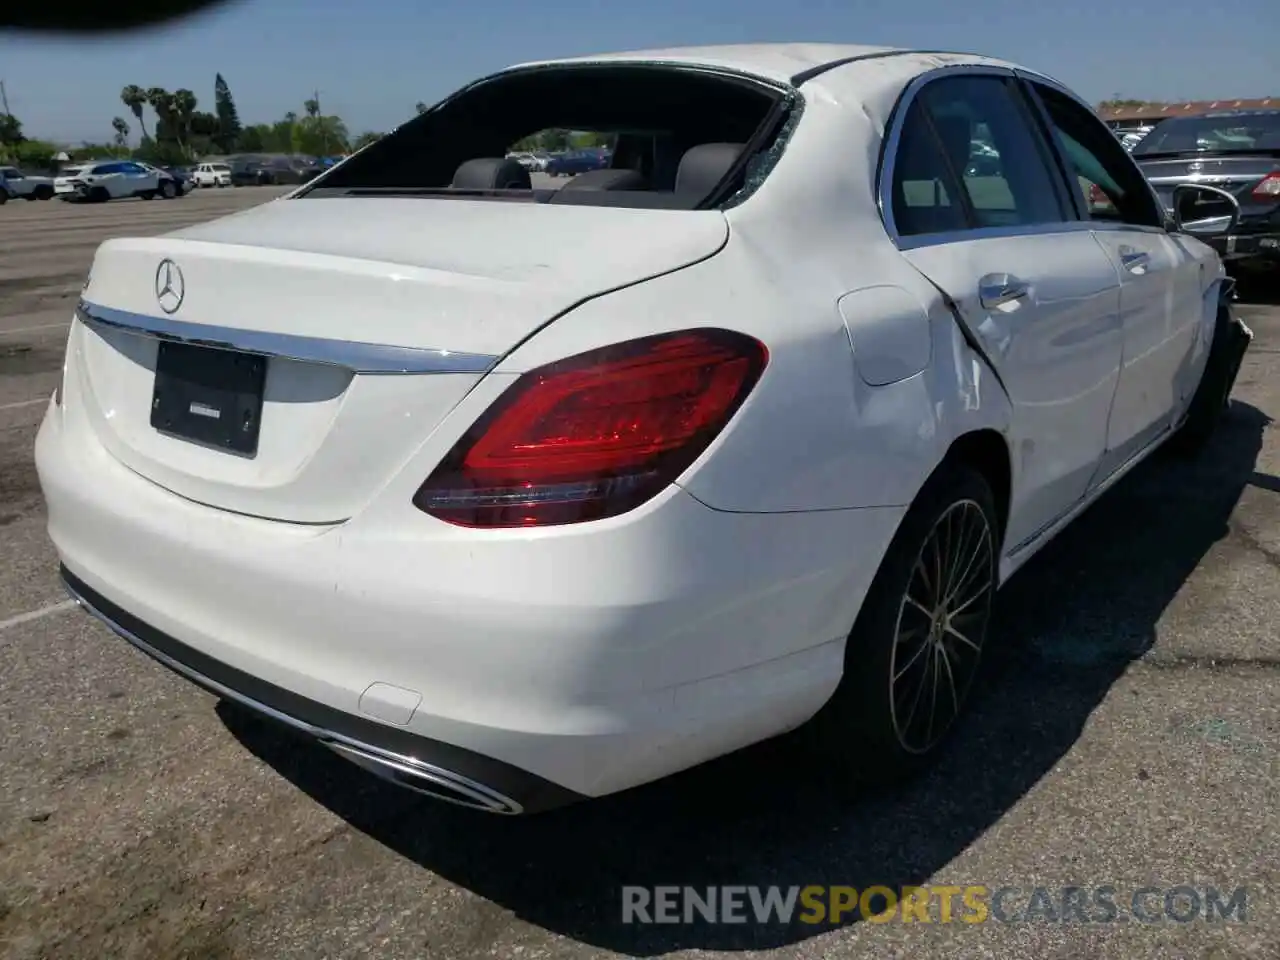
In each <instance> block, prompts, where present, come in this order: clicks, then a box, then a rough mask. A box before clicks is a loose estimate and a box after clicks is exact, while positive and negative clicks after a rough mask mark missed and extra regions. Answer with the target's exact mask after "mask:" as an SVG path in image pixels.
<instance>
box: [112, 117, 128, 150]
mask: <svg viewBox="0 0 1280 960" xmlns="http://www.w3.org/2000/svg"><path fill="white" fill-rule="evenodd" d="M111 126H112V129H114V130H115V132H116V146H117V147H127V146H128V145H129V124H127V123H125V121H124V117H115V118H114V119H112V121H111Z"/></svg>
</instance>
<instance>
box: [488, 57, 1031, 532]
mask: <svg viewBox="0 0 1280 960" xmlns="http://www.w3.org/2000/svg"><path fill="white" fill-rule="evenodd" d="M803 94H804V97H805V119H804V121H803V122H801V123H800V124H799V125H798V127H797V129H796V130H795V132H794V134H793V136H792V141H791V144H790V146H789V148H788V149H787V151H786V152H785V153H784V154H783V155H782V156H781V158H779V160H778V163H777V166H776V168H775V169H774V170H773V172H772V174H771V175H770V176H769V178H768V179H767V180H766V181H765V182H764V183H763V184H761V185H760V186H759V189H758V190H757V191H756V192H755V193H754V194H753V195H752V196H751V197H750V198H749V199H748V200H747V201H746V202H744V203H742V204H741V205H739V206H735V207H732V208H731V209H729V210H727V211H726V213H725V216H726V217H727V219H728V224H729V240H728V242H727V244H726V245H725V248H724V249H723V250H722V251H720V252H719V253H718V254H717V255H715V256H714V257H710V258H707V259H705V260H703V261H701V262H700V263H697V264H694V265H691V266H689V267H686V268H684V269H681V270H677V271H674V272H671V273H668V274H666V275H665V276H662V277H657V278H655V279H652V280H649V281H646V282H645V283H641V284H637V285H634V286H630V287H627V288H625V289H623V290H618V291H615V292H613V293H610V294H608V295H607V296H603V297H600V298H597V299H595V300H591V301H589V302H587V303H584V304H582V305H580V306H579V307H577V308H575V309H574V310H572V311H570V312H569V313H567V314H565V315H564V316H562V317H560V318H559V319H558V320H557V321H556V323H555V325H554V337H551V338H547V339H543V338H542V337H538V336H535V337H533V338H532V339H531V340H530V341H528V342H527V343H526V344H524V345H523V346H522V347H521V348H519V349H518V350H516V351H515V352H514V353H513V354H512V355H510V356H509V357H508V358H507V359H506V360H505V361H504V362H503V364H501V365H500V366H499V367H498V372H501V371H503V370H505V369H511V370H513V371H517V370H528V369H530V368H532V367H535V366H538V365H539V364H542V363H547V362H551V361H553V360H556V359H559V358H560V357H562V356H565V355H566V354H572V353H577V352H581V351H586V350H590V349H594V348H597V347H602V346H605V345H607V344H609V343H615V342H617V341H619V340H624V339H627V338H628V337H631V336H641V335H644V334H649V333H655V332H659V331H661V330H678V329H682V328H689V327H698V326H718V327H727V328H730V329H734V330H740V331H742V332H744V333H748V334H751V335H753V336H757V337H759V338H760V339H761V340H762V341H764V342H765V343H766V345H767V346H768V349H769V353H770V357H769V365H768V368H767V369H766V372H765V375H764V377H763V378H762V380H761V382H760V384H759V386H758V387H757V388H756V389H755V391H754V392H753V393H752V394H751V396H750V398H749V399H748V401H747V403H746V406H745V407H744V409H743V412H742V414H741V415H739V416H738V417H736V418H735V419H734V421H733V422H732V423H731V424H730V426H729V427H728V428H727V429H726V430H725V431H724V432H723V433H722V434H721V435H720V436H719V437H718V438H717V439H716V441H715V442H714V443H713V444H712V445H711V447H710V448H709V449H708V450H707V452H706V453H705V454H704V455H703V456H702V458H701V459H700V460H699V461H698V462H697V463H695V464H694V465H693V466H692V467H691V468H690V469H689V470H688V471H686V473H685V474H684V476H683V477H682V478H681V479H680V485H681V486H683V487H684V488H685V489H686V490H687V491H688V492H690V493H691V494H693V495H694V496H695V497H697V498H698V499H700V500H702V501H703V502H704V503H706V504H707V505H709V506H711V507H714V508H716V509H720V510H727V511H735V512H764V513H767V512H789V511H805V510H839V509H851V508H867V507H882V506H895V507H896V506H902V505H905V504H908V503H910V502H911V500H912V499H913V498H914V496H915V493H916V491H917V490H919V488H920V486H921V485H922V484H923V483H924V481H925V479H926V478H927V477H928V476H929V474H930V473H931V472H932V471H933V470H934V469H935V468H936V466H937V464H938V463H939V462H940V461H941V459H942V457H943V456H944V455H945V454H946V451H947V449H948V448H949V447H950V445H951V444H952V443H953V442H954V440H955V439H956V437H958V436H960V435H961V434H963V433H967V432H970V431H973V430H979V429H993V430H996V431H999V432H1001V433H1002V434H1004V433H1007V429H1008V422H1009V408H1008V400H1007V398H1006V397H1005V395H1004V393H1003V391H1002V389H1001V387H1000V385H999V383H998V381H997V380H996V379H995V378H994V377H993V376H992V375H991V373H990V371H989V370H988V369H987V368H986V367H985V366H984V363H983V361H982V360H981V359H980V358H979V357H978V356H977V355H976V354H975V353H974V352H973V351H972V350H971V349H970V348H969V346H968V345H967V344H966V342H965V341H964V338H963V337H962V336H961V334H960V331H959V328H958V327H957V326H956V324H955V320H954V318H953V317H952V315H951V314H950V312H949V311H948V309H947V308H946V306H945V305H944V303H943V302H942V299H941V297H940V295H939V294H938V292H937V290H935V289H934V288H933V287H932V286H931V285H930V284H929V283H928V282H927V281H926V280H925V279H924V278H923V277H922V276H921V275H920V274H919V272H917V271H916V270H915V268H913V267H912V266H911V264H910V263H909V262H907V261H906V260H905V259H904V258H903V256H902V255H901V253H899V252H898V250H897V249H896V248H895V247H894V246H893V244H892V243H891V242H890V241H889V240H888V238H887V237H886V235H885V233H884V230H883V228H882V227H881V225H880V223H879V219H878V215H877V213H876V207H875V201H874V197H873V196H872V192H871V191H870V190H869V189H868V184H869V183H873V182H874V179H875V168H876V164H877V162H878V150H877V149H876V148H875V147H874V144H875V143H876V142H877V141H878V138H879V132H878V131H876V130H875V129H874V128H872V126H871V125H872V121H871V119H870V118H869V117H868V115H867V114H865V113H864V112H863V111H861V110H850V109H849V108H848V104H847V103H845V102H844V100H843V99H842V98H841V97H840V96H837V95H836V94H835V93H834V92H833V91H832V90H830V89H828V88H827V87H825V86H821V85H819V84H818V83H817V82H816V81H815V82H814V84H813V85H812V86H810V85H805V87H804V89H803ZM866 141H869V142H871V143H872V145H873V146H872V147H871V148H870V149H865V150H851V149H850V147H851V146H852V145H856V144H859V143H860V142H866ZM831 157H838V158H839V161H840V162H839V163H831V162H829V158H831ZM815 158H821V160H819V161H815ZM815 187H817V188H816V189H815ZM886 290H887V291H889V292H885V291H886ZM710 291H714V295H710V293H709V292H710ZM877 291H879V292H877ZM849 295H853V299H851V300H850V299H848V297H849ZM859 298H861V299H859ZM842 300H843V301H844V303H845V304H846V306H849V307H850V308H852V307H853V306H855V305H857V304H859V303H861V304H865V305H867V306H868V307H870V306H872V305H874V304H876V303H877V302H878V303H879V304H880V305H882V306H883V304H884V303H885V302H886V301H891V302H892V303H893V304H894V305H895V309H896V310H897V311H898V313H899V315H902V314H911V313H913V312H914V316H908V317H907V318H906V322H907V323H909V324H913V326H912V329H911V332H910V333H908V334H905V335H903V336H901V337H899V336H896V335H894V334H892V333H891V332H890V331H888V329H887V327H881V326H879V321H878V320H875V319H873V318H871V317H870V315H869V314H868V316H867V317H866V318H865V320H866V323H867V324H868V326H866V327H862V326H860V324H855V325H854V327H855V329H854V331H853V342H854V343H855V344H857V343H858V342H859V335H860V334H862V337H863V339H864V340H865V344H866V345H865V347H864V349H866V350H867V351H868V352H867V354H866V356H867V359H868V361H869V362H868V363H867V368H868V369H867V376H865V377H864V376H863V375H861V374H860V373H859V372H858V367H857V366H856V363H855V355H856V353H855V349H856V348H851V346H850V332H849V329H848V328H846V325H845V318H844V316H842V312H841V303H842ZM673 305H678V309H674V308H673ZM911 305H914V306H911ZM780 321H781V322H780ZM873 347H874V348H875V349H876V350H878V351H879V354H878V355H879V359H878V360H874V361H872V360H871V357H872V356H873V352H872V348H873ZM894 357H896V358H897V361H898V363H897V366H896V368H895V372H894V373H893V375H889V373H890V368H891V367H893V363H892V359H893V358H894ZM929 357H933V358H934V362H933V363H929V362H928V358H929ZM921 358H923V360H922V359H921ZM909 368H915V369H909ZM868 381H871V382H868ZM748 412H749V415H747V414H748ZM762 452H764V453H765V455H762Z"/></svg>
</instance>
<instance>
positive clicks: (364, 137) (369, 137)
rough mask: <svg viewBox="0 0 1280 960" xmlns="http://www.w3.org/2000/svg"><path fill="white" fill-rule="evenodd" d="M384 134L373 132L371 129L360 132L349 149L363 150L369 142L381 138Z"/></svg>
mask: <svg viewBox="0 0 1280 960" xmlns="http://www.w3.org/2000/svg"><path fill="white" fill-rule="evenodd" d="M385 136H386V134H385V133H373V132H372V131H369V132H366V133H362V134H360V136H358V137H356V139H355V141H354V142H353V143H352V144H351V149H352V151H355V150H363V149H364V148H365V147H367V146H368V145H369V144H371V143H373V142H375V141H377V140H381V139H382V138H383V137H385Z"/></svg>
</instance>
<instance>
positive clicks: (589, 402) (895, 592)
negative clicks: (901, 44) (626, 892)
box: [36, 44, 1250, 814]
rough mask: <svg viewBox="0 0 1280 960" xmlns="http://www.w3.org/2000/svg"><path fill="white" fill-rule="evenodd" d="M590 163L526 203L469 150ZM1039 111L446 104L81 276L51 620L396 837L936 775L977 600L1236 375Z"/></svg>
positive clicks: (1052, 89) (610, 77)
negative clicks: (181, 678)
mask: <svg viewBox="0 0 1280 960" xmlns="http://www.w3.org/2000/svg"><path fill="white" fill-rule="evenodd" d="M556 130H560V131H563V130H574V131H590V132H593V133H597V134H603V135H606V136H607V137H608V138H609V142H611V143H612V155H611V165H610V167H609V168H607V169H601V170H592V171H589V172H586V173H582V174H580V175H579V176H577V177H574V178H573V179H571V180H570V181H568V182H567V183H565V184H564V185H563V186H562V187H561V188H560V189H558V190H551V189H535V188H534V187H533V186H532V184H531V181H530V177H529V173H528V171H527V170H525V169H524V168H523V167H522V166H521V165H520V163H519V162H517V161H515V160H508V159H506V155H507V152H508V151H509V150H510V148H511V147H512V145H513V144H516V143H517V142H519V141H521V140H523V139H524V138H526V137H529V136H532V135H535V134H538V133H540V132H542V131H556ZM1180 189H1181V191H1182V192H1181V193H1180V194H1179V198H1178V202H1177V203H1176V204H1175V206H1176V207H1177V208H1178V209H1177V210H1176V211H1174V212H1173V213H1171V214H1166V212H1165V210H1164V208H1163V207H1162V205H1161V204H1160V203H1159V201H1158V199H1157V197H1156V194H1155V192H1154V191H1153V189H1152V188H1151V187H1150V186H1149V185H1148V184H1147V182H1146V181H1145V180H1144V178H1143V176H1142V174H1141V173H1140V172H1139V170H1138V168H1137V166H1135V164H1134V162H1133V160H1132V159H1130V157H1129V155H1128V154H1127V153H1126V152H1125V150H1124V148H1123V147H1122V146H1121V145H1120V143H1119V142H1118V141H1117V140H1116V138H1115V137H1114V136H1113V135H1112V134H1111V132H1110V131H1109V130H1108V129H1107V127H1106V125H1105V124H1104V123H1103V122H1102V121H1101V120H1100V119H1099V118H1098V117H1097V116H1095V115H1094V113H1093V112H1092V111H1091V110H1090V108H1089V107H1088V106H1087V105H1086V104H1085V103H1084V102H1082V101H1081V100H1080V99H1078V98H1077V97H1076V96H1074V95H1073V94H1072V93H1071V92H1070V91H1068V90H1067V89H1066V88H1064V87H1063V86H1062V85H1061V84H1059V83H1058V82H1056V81H1054V80H1052V79H1050V78H1048V77H1046V76H1043V75H1041V74H1038V73H1035V72H1033V71H1030V70H1025V69H1022V68H1021V67H1018V66H1015V65H1013V64H1010V63H1005V62H1001V61H997V60H993V59H987V58H983V57H979V56H971V55H959V54H946V53H936V52H921V51H911V50H890V49H879V48H869V47H846V46H831V45H821V44H819V45H804V44H800V45H759V46H741V47H732V46H730V47H715V48H691V49H677V50H662V51H646V52H639V53H627V54H611V55H606V56H599V57H590V58H582V59H575V60H565V61H556V62H543V63H534V64H526V65H522V66H518V67H514V68H511V69H508V70H505V71H502V72H500V73H498V74H496V75H493V76H488V77H485V78H483V79H481V80H479V81H477V82H475V83H473V84H471V85H469V86H467V87H465V88H463V89H462V90H460V91H459V92H457V93H456V94H454V95H452V96H450V97H448V98H446V99H445V100H443V101H442V102H440V103H439V104H437V105H436V106H435V107H433V108H432V109H430V110H429V111H427V112H426V113H424V114H422V115H420V116H417V117H415V118H414V119H412V120H410V121H408V122H406V123H405V124H404V125H403V126H401V127H399V128H398V129H396V130H395V131H393V132H392V133H391V134H389V135H388V136H386V137H384V138H383V139H380V140H378V141H377V142H376V143H374V144H372V145H370V146H368V147H366V148H365V149H363V150H361V151H359V152H358V153H356V154H354V155H352V156H351V157H350V158H348V159H347V160H345V161H343V162H341V163H339V164H338V165H336V166H335V167H333V168H332V169H330V170H329V171H327V172H325V173H324V174H322V175H321V176H319V177H318V178H317V179H315V180H314V181H312V182H311V183H309V184H306V185H304V186H303V187H300V188H299V189H297V190H296V191H294V192H293V193H292V194H290V195H289V196H287V197H285V198H282V199H280V200H278V201H275V202H272V203H267V204H263V205H261V206H259V207H256V208H254V209H250V210H247V211H244V212H240V213H236V214H233V215H231V216H228V217H225V218H222V219H219V220H216V221H213V222H211V223H206V224H203V225H200V226H195V227H191V228H187V229H183V230H180V231H178V232H176V233H171V234H168V235H166V236H161V237H147V238H136V239H135V238H129V239H113V240H109V241H107V242H105V243H103V244H102V246H101V247H100V248H99V249H98V251H97V254H96V257H95V259H94V262H93V266H92V270H91V273H90V276H89V278H88V280H87V282H86V284H85V288H84V291H83V294H82V299H81V302H80V303H79V305H78V308H77V310H76V313H75V321H74V323H73V325H72V330H71V333H70V337H69V341H68V344H67V353H66V362H65V366H64V372H63V378H62V381H61V384H60V386H59V387H58V389H57V391H56V392H55V393H54V395H53V397H52V398H51V400H50V404H49V408H48V411H47V414H46V416H45V419H44V422H43V425H42V427H41V429H40V432H39V436H38V439H37V441H36V463H37V467H38V470H39V476H40V482H41V484H42V487H43V490H44V495H45V497H46V500H47V503H48V525H49V533H50V536H51V537H52V540H53V543H54V544H55V546H56V548H57V553H58V555H59V558H60V562H61V564H62V569H61V572H62V576H63V578H64V579H65V581H66V584H67V586H68V588H69V589H70V591H71V593H72V595H73V596H74V597H75V598H76V599H78V600H79V601H80V603H81V604H82V605H83V606H84V607H85V609H86V610H88V611H89V612H90V613H92V614H94V615H95V616H97V617H99V618H100V619H101V620H103V621H104V622H105V623H106V624H107V625H109V626H110V627H111V628H112V629H113V630H114V631H115V632H116V633H118V634H119V635H121V636H122V637H123V638H125V639H126V640H127V641H129V642H130V643H132V644H133V645H134V646H136V647H138V648H139V649H141V650H142V651H144V652H145V653H147V654H149V655H150V656H151V657H153V658H155V659H156V660H158V661H160V662H161V663H162V664H164V665H166V666H168V667H169V668H171V669H173V670H175V671H177V672H179V673H181V674H183V675H185V676H186V677H187V678H189V679H191V680H193V681H194V682H196V683H198V684H200V685H201V686H203V687H205V688H206V689H208V690H210V691H213V692H214V693H216V694H218V695H220V696H221V697H223V698H226V699H228V700H232V701H237V702H239V703H240V704H242V705H244V706H247V707H249V708H251V709H254V710H257V711H259V712H260V713H262V714H265V715H266V716H268V717H270V718H273V719H275V720H277V721H279V722H281V723H283V724H287V725H289V726H292V727H294V728H295V729H297V730H300V731H302V732H304V733H306V734H309V735H311V736H313V737H314V738H315V739H317V740H318V741H320V742H322V743H324V744H325V745H327V746H328V747H330V748H332V749H333V750H335V751H337V752H338V753H340V754H342V755H344V756H346V757H347V758H349V759H351V760H353V761H355V762H356V763H358V764H360V765H362V766H364V767H366V768H368V769H370V770H372V771H374V772H376V773H378V774H380V775H382V776H384V777H387V778H389V779H391V780H393V781H396V782H398V783H401V784H403V785H405V786H408V787H411V788H413V789H417V790H420V791H422V792H425V793H427V794H430V795H433V796H436V797H439V798H442V799H446V800H450V801H453V802H456V803H461V804H466V805H469V806H472V807H475V808H478V809H481V810H486V811H491V812H497V813H507V814H514V813H522V812H525V813H528V812H534V811H539V810H545V809H548V808H551V807H555V806H559V805H563V804H566V803H569V802H572V801H575V800H579V799H582V798H587V797H599V796H602V795H605V794H609V793H612V792H615V791H619V790H624V789H626V788H629V787H633V786H635V785H638V784H641V783H645V782H648V781H652V780H655V779H658V778H661V777H664V776H666V775H668V774H671V773H673V772H675V771H678V770H681V769H684V768H688V767H690V766H693V765H695V764H698V763H701V762H703V761H706V760H708V759H710V758H713V757H717V756H719V755H722V754H725V753H727V752H730V751H733V750H736V749H738V748H741V747H744V746H746V745H748V744H751V743H754V742H757V741H761V740H764V739H767V738H771V737H774V736H776V735H780V734H783V733H785V732H790V731H798V739H799V740H800V741H802V742H807V743H810V744H812V745H813V746H814V747H815V750H814V758H815V762H817V763H822V764H827V765H829V766H830V767H831V768H832V769H833V770H834V771H837V772H838V773H839V774H840V776H841V777H844V778H847V779H848V781H849V782H852V783H855V784H856V783H863V782H884V781H889V780H894V779H897V778H901V777H904V776H906V775H909V774H911V773H913V772H915V771H917V770H919V769H920V768H922V767H923V766H924V765H925V764H927V763H928V762H929V761H931V760H932V759H933V758H934V757H935V756H936V755H937V754H938V752H939V751H940V750H941V749H943V748H944V745H945V742H946V740H947V737H948V735H949V733H950V732H952V731H953V730H954V728H955V726H956V720H957V718H958V717H959V716H960V715H961V714H962V712H963V708H964V706H965V702H966V694H967V693H968V692H969V690H970V686H971V680H972V678H973V677H974V675H975V670H976V669H977V668H978V664H979V662H980V660H981V655H982V652H983V647H984V643H985V642H986V633H987V622H988V617H989V614H990V612H991V609H992V603H993V601H994V599H995V596H996V590H997V588H998V586H999V585H1000V584H1001V583H1002V582H1004V581H1005V580H1006V579H1007V578H1008V577H1009V576H1010V575H1011V574H1012V573H1013V572H1014V571H1015V570H1017V569H1018V567H1019V566H1020V565H1021V564H1023V563H1024V562H1025V561H1026V560H1027V559H1028V558H1029V557H1031V556H1032V555H1033V554H1035V553H1036V552H1037V551H1038V550H1040V549H1041V548H1042V547H1043V546H1044V545H1045V544H1046V543H1048V542H1049V541H1050V540H1051V539H1052V538H1053V537H1054V535H1055V534H1056V533H1057V532H1058V531H1060V530H1061V529H1062V528H1063V527H1064V525H1066V524H1068V523H1069V522H1070V521H1071V520H1072V518H1073V517H1075V516H1076V515H1078V514H1079V513H1080V512H1081V511H1082V510H1084V509H1085V508H1086V507H1087V506H1088V505H1089V504H1090V502H1092V501H1093V500H1094V499H1095V498H1097V497H1099V496H1101V495H1102V494H1103V493H1104V492H1105V491H1106V490H1107V489H1108V488H1109V487H1110V486H1111V485H1112V484H1114V483H1115V482H1116V480H1117V479H1118V478H1120V477H1121V476H1123V475H1124V474H1125V473H1126V472H1127V471H1128V470H1129V469H1130V468H1132V467H1133V466H1134V465H1135V464H1137V463H1138V462H1140V461H1142V460H1143V459H1144V458H1146V457H1147V456H1148V455H1149V454H1151V453H1152V452H1153V451H1155V450H1156V449H1157V448H1161V447H1168V448H1170V449H1175V448H1176V449H1179V450H1182V451H1195V450H1197V449H1200V448H1202V447H1203V445H1204V443H1205V441H1206V440H1207V439H1208V438H1209V436H1210V434H1211V432H1212V430H1213V428H1214V425H1215V422H1216V421H1217V419H1218V418H1219V416H1220V415H1221V413H1222V411H1223V410H1224V408H1225V407H1226V405H1227V398H1228V395H1229V393H1230V390H1231V387H1232V384H1233V381H1234V379H1235V376H1236V372H1237V371H1238V369H1239V364H1240V361H1241V358H1242V356H1243V354H1244V351H1245V348H1246V346H1247V344H1248V340H1249V337H1250V333H1249V331H1248V330H1247V328H1245V327H1244V326H1243V325H1242V324H1240V323H1239V321H1238V320H1236V319H1235V318H1234V317H1233V315H1232V310H1231V303H1230V300H1231V297H1230V294H1229V282H1228V281H1227V280H1226V279H1225V276H1224V272H1223V268H1222V265H1221V263H1220V262H1219V259H1218V257H1217V255H1216V254H1215V253H1214V252H1213V250H1212V249H1211V248H1210V247H1209V246H1207V245H1206V244H1204V243H1202V242H1201V241H1200V240H1197V239H1196V238H1195V236H1194V235H1193V234H1195V233H1196V232H1200V233H1201V234H1204V233H1205V232H1206V231H1215V232H1220V231H1222V230H1226V229H1229V227H1230V224H1231V223H1232V222H1233V220H1234V219H1235V218H1236V217H1238V211H1236V210H1235V209H1234V208H1233V204H1234V200H1233V199H1232V198H1231V197H1230V196H1229V195H1228V194H1224V193H1223V192H1222V191H1216V190H1214V189H1213V188H1210V187H1187V188H1180Z"/></svg>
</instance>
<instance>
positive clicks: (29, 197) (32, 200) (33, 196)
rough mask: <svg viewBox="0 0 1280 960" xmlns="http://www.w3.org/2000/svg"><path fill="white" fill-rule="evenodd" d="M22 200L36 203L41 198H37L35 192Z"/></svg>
mask: <svg viewBox="0 0 1280 960" xmlns="http://www.w3.org/2000/svg"><path fill="white" fill-rule="evenodd" d="M22 199H23V200H26V201H28V202H29V203H35V202H36V201H37V200H39V199H40V198H39V197H37V196H36V194H35V191H34V190H33V191H31V192H30V193H28V194H27V195H26V196H25V197H23V198H22Z"/></svg>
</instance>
